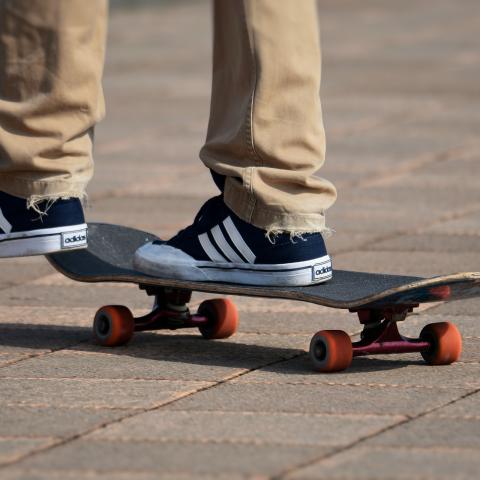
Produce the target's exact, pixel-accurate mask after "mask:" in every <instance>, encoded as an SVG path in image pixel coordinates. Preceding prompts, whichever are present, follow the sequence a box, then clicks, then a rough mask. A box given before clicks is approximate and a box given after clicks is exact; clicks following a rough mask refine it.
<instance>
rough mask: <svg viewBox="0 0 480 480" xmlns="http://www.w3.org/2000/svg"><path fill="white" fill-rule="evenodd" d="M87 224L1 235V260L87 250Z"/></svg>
mask: <svg viewBox="0 0 480 480" xmlns="http://www.w3.org/2000/svg"><path fill="white" fill-rule="evenodd" d="M87 237H88V227H87V224H86V223H83V224H80V225H69V226H67V227H57V228H44V229H39V230H30V231H28V232H14V233H10V234H2V235H0V258H7V257H28V256H31V255H45V254H48V253H55V252H63V251H70V250H78V249H80V248H87Z"/></svg>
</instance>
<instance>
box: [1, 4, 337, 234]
mask: <svg viewBox="0 0 480 480" xmlns="http://www.w3.org/2000/svg"><path fill="white" fill-rule="evenodd" d="M107 10H108V5H107V0H88V1H85V0H68V1H65V0H0V190H1V191H5V192H7V193H10V194H12V195H16V196H20V197H23V198H26V199H28V200H29V202H30V203H31V204H32V203H35V202H36V201H38V200H42V199H45V198H57V197H68V196H73V197H81V196H83V194H84V190H85V188H86V185H87V183H88V181H89V180H90V179H91V177H92V174H93V160H92V141H93V128H94V125H95V124H96V123H97V122H98V121H99V120H100V119H101V118H102V117H103V114H104V103H103V95H102V88H101V76H102V68H103V60H104V53H105V36H106V24H107ZM214 12H215V15H214V17H215V20H214V25H215V27H214V28H215V32H214V38H215V42H214V59H213V85H212V101H211V112H210V122H209V127H208V134H207V140H206V143H205V146H204V147H203V148H202V150H201V152H200V157H201V159H202V161H203V162H204V163H205V165H206V166H207V167H209V168H211V169H212V170H214V171H215V172H217V173H219V174H221V175H224V176H226V181H225V190H224V194H225V201H226V203H227V205H229V206H230V208H232V209H233V211H234V212H235V213H236V214H237V215H238V216H240V217H241V218H242V219H244V220H246V221H248V222H250V223H253V224H254V225H256V226H258V227H261V228H264V229H267V230H269V231H295V232H302V231H322V230H324V229H325V210H326V209H327V208H328V207H330V206H331V205H332V204H333V202H334V201H335V198H336V192H335V188H334V186H333V185H332V184H331V183H330V182H328V181H327V180H324V179H321V178H318V177H315V176H314V175H313V174H314V172H316V171H317V170H318V169H319V168H320V167H321V166H322V164H323V162H324V157H325V135H324V129H323V123H322V114H321V106H320V99H319V88H320V47H319V39H318V27H317V12H316V6H315V0H301V1H293V0H216V1H215V2H214Z"/></svg>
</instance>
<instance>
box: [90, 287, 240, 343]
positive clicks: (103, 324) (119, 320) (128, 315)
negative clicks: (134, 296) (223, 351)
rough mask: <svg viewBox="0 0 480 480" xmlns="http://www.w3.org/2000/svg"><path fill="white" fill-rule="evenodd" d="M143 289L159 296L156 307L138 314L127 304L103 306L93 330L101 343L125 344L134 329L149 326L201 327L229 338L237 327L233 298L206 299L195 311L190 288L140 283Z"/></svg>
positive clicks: (211, 335)
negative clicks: (191, 309) (190, 306)
mask: <svg viewBox="0 0 480 480" xmlns="http://www.w3.org/2000/svg"><path fill="white" fill-rule="evenodd" d="M140 289H142V290H145V291H146V293H147V294H148V295H151V296H154V297H155V302H154V306H153V309H152V311H151V312H149V313H147V314H146V315H143V316H141V317H134V316H133V314H132V312H131V311H130V310H129V309H128V308H127V307H125V306H123V305H107V306H104V307H102V308H100V309H99V310H98V311H97V313H96V314H95V318H94V321H93V332H94V336H95V338H96V340H97V341H98V343H100V344H101V345H103V346H106V347H114V346H118V345H124V344H125V343H127V342H128V341H129V340H130V339H131V338H132V336H133V334H134V332H144V331H148V330H177V329H180V328H198V329H199V330H200V333H201V334H202V336H203V337H204V338H207V339H220V338H227V337H230V336H231V335H233V334H234V333H235V332H236V331H237V328H238V312H237V308H236V306H235V304H234V303H233V302H232V301H231V300H229V299H225V298H216V299H209V300H205V301H204V302H202V303H201V304H200V306H199V307H198V310H197V312H196V313H191V312H190V309H189V308H188V306H187V303H188V302H189V301H190V299H191V296H192V292H191V291H190V290H186V289H177V288H159V287H151V286H146V285H140Z"/></svg>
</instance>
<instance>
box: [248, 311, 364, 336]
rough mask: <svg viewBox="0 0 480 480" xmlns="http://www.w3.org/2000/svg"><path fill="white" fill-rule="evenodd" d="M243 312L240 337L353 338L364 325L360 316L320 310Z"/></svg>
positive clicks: (344, 312)
mask: <svg viewBox="0 0 480 480" xmlns="http://www.w3.org/2000/svg"><path fill="white" fill-rule="evenodd" d="M245 310H246V309H245V308H242V309H241V310H240V326H239V331H240V333H259V334H272V335H306V336H307V337H308V336H312V335H313V334H314V333H315V332H317V331H318V330H324V329H340V330H345V331H347V332H349V333H350V334H353V333H356V332H358V331H359V330H360V329H361V328H360V327H361V325H360V324H359V323H358V321H357V318H356V315H354V314H352V313H349V312H346V311H344V310H333V309H320V308H319V309H318V312H316V313H310V312H261V311H260V312H256V311H255V310H254V311H252V312H249V311H248V310H247V311H245Z"/></svg>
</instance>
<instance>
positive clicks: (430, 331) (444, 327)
mask: <svg viewBox="0 0 480 480" xmlns="http://www.w3.org/2000/svg"><path fill="white" fill-rule="evenodd" d="M420 339H421V340H424V341H427V342H429V343H430V348H429V349H428V350H426V351H424V352H421V353H422V357H423V359H424V360H425V361H426V362H427V363H428V364H429V365H449V364H450V363H453V362H456V361H457V360H458V359H459V358H460V354H461V353H462V336H461V335H460V332H459V331H458V328H457V327H456V326H455V325H454V324H453V323H450V322H438V323H430V324H428V325H425V327H423V329H422V331H421V332H420Z"/></svg>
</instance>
